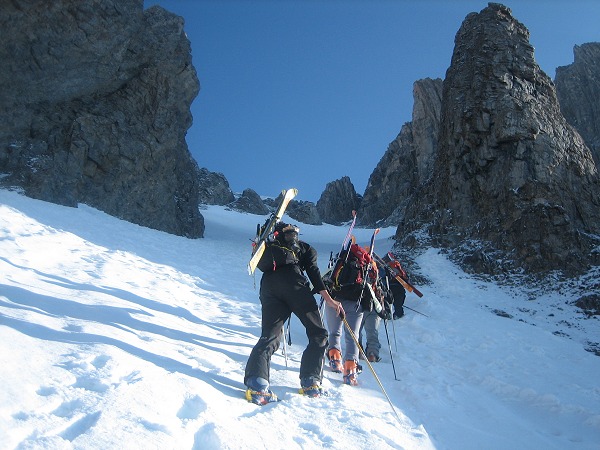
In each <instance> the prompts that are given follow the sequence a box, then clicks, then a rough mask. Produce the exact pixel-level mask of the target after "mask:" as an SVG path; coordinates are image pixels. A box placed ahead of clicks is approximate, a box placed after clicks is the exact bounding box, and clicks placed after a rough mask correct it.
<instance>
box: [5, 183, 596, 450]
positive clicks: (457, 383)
mask: <svg viewBox="0 0 600 450" xmlns="http://www.w3.org/2000/svg"><path fill="white" fill-rule="evenodd" d="M202 213H203V215H204V217H205V220H206V237H205V238H204V239H199V240H189V239H186V238H182V237H177V236H173V235H169V234H166V233H163V232H159V231H155V230H150V229H147V228H142V227H139V226H136V225H133V224H130V223H127V222H124V221H121V220H118V219H116V218H114V217H110V216H108V215H106V214H104V213H102V212H99V211H97V210H95V209H92V208H90V207H87V206H85V205H80V207H79V208H77V209H73V208H67V207H62V206H57V205H53V204H49V203H44V202H41V201H36V200H32V199H29V198H26V197H23V196H21V195H19V194H17V193H15V192H9V191H6V190H0V273H1V280H0V379H1V380H2V387H3V389H2V390H1V391H0V448H1V449H17V448H18V449H125V448H126V449H153V448H156V449H245V448H247V449H262V448H265V449H266V448H268V449H284V448H285V449H288V450H291V449H317V448H319V449H320V448H323V447H325V448H353V449H365V448H369V449H371V450H374V449H400V448H406V449H432V448H436V449H461V450H464V449H542V448H543V449H600V386H599V384H598V376H599V374H600V358H598V356H595V355H594V354H593V353H590V352H587V351H585V350H584V347H585V343H586V342H587V341H591V342H600V330H599V326H598V325H599V324H598V320H597V319H596V318H591V319H588V320H584V316H583V315H582V314H581V313H580V312H578V311H577V310H576V309H575V308H574V307H572V306H571V305H570V302H572V301H573V298H569V297H568V296H564V295H561V294H559V293H557V292H555V293H549V294H544V295H541V296H539V297H537V298H535V299H534V300H531V298H532V297H531V294H530V293H527V292H526V290H524V289H523V290H518V289H509V288H505V287H499V286H496V285H494V284H492V283H488V282H483V281H479V280H476V279H474V278H471V277H470V276H468V275H466V274H465V273H463V272H462V271H461V270H460V269H458V268H457V267H456V266H454V265H453V264H452V263H450V262H449V261H448V260H447V258H446V257H445V256H444V255H443V254H442V253H441V252H439V251H438V250H436V249H431V250H429V251H428V252H426V253H425V254H423V255H421V256H420V257H419V258H418V260H417V262H418V263H419V265H420V267H421V268H422V271H423V274H424V275H426V276H427V277H428V278H429V279H430V280H431V284H429V285H427V286H419V288H420V290H421V291H422V292H423V293H424V297H423V298H422V299H419V298H418V297H416V296H415V295H413V294H408V296H407V302H406V305H407V306H409V307H411V308H414V309H416V310H418V311H419V312H421V313H423V314H426V315H427V317H426V316H424V315H421V314H417V313H415V312H413V311H410V310H407V311H406V312H407V314H406V316H405V317H404V318H402V319H400V320H397V321H393V322H391V323H388V335H387V336H388V337H389V340H390V343H391V345H390V347H391V348H390V347H388V345H387V338H386V334H385V330H384V329H383V327H382V330H381V339H382V343H383V348H382V356H383V360H382V361H381V362H380V363H377V364H374V365H373V367H374V369H375V371H376V373H377V375H378V377H379V379H380V380H381V382H382V385H383V387H384V390H385V392H386V393H387V395H388V396H389V398H390V399H391V404H390V403H389V402H388V400H387V399H386V397H385V395H384V393H383V392H382V390H381V389H380V387H379V385H378V383H377V382H376V381H375V378H374V377H373V375H372V374H371V372H370V371H369V370H368V368H367V366H366V364H365V363H363V365H364V367H365V370H364V372H363V374H362V375H361V377H360V383H361V385H360V386H359V387H351V386H346V385H343V384H342V383H341V376H340V375H339V374H333V373H331V372H329V371H328V370H327V369H326V370H325V380H324V385H325V387H326V388H327V389H328V390H329V392H330V396H329V397H328V398H321V399H309V398H305V397H303V396H300V395H298V394H297V389H298V387H299V386H298V366H299V361H300V356H301V352H302V350H303V348H304V346H305V345H306V337H305V335H304V333H303V328H302V326H301V325H300V324H299V323H298V322H297V321H294V320H293V321H292V324H291V333H292V344H291V346H288V352H287V353H288V355H287V356H288V358H287V367H286V359H285V357H284V355H283V352H281V351H279V352H278V353H277V354H276V355H274V357H273V361H272V378H271V383H272V385H273V390H274V391H275V392H276V393H277V394H278V395H279V397H280V398H282V399H283V401H282V402H280V403H277V404H270V405H267V406H264V407H258V406H256V405H253V404H250V403H248V402H246V401H245V400H244V398H243V390H244V386H243V384H242V378H243V370H244V365H245V362H246V360H247V357H248V355H249V353H250V350H251V348H252V346H253V345H254V343H255V342H256V340H257V338H258V336H259V333H260V305H259V302H258V291H257V289H255V286H254V282H255V281H256V284H258V281H259V276H257V278H256V280H254V279H253V277H250V276H248V275H247V273H246V263H247V260H248V257H249V251H250V241H249V239H250V238H251V237H252V234H253V233H254V230H255V229H256V224H257V223H259V222H261V223H262V222H263V221H264V217H261V216H255V215H249V214H241V213H237V212H232V211H227V210H225V209H224V208H223V207H215V206H212V207H208V208H207V209H205V210H203V211H202ZM300 226H301V236H302V238H303V239H304V240H306V241H307V242H309V243H311V244H313V245H314V246H315V247H316V248H317V250H318V251H319V262H320V265H321V266H322V268H324V267H325V266H326V265H327V260H328V257H329V252H330V251H335V250H337V249H338V248H339V245H340V243H341V241H342V239H343V237H344V235H345V232H346V230H345V229H344V227H334V226H329V225H323V226H309V225H302V224H300ZM371 233H372V230H357V232H356V236H357V239H358V242H359V243H364V244H366V243H367V242H368V239H369V237H370V235H371ZM393 233H394V230H393V229H384V230H382V232H381V233H380V234H379V235H378V236H379V239H378V240H377V243H376V249H378V250H379V251H380V252H381V253H383V252H384V251H386V250H387V249H389V248H390V247H391V245H392V241H391V240H390V239H389V237H390V236H391V235H393ZM494 310H500V311H504V312H505V313H507V315H510V316H512V318H507V317H502V316H500V315H498V314H495V313H494V312H493V311H494ZM390 354H391V355H392V356H393V363H394V364H393V365H392V363H391V359H390ZM394 369H395V372H396V378H397V379H395V377H394ZM392 405H393V408H392Z"/></svg>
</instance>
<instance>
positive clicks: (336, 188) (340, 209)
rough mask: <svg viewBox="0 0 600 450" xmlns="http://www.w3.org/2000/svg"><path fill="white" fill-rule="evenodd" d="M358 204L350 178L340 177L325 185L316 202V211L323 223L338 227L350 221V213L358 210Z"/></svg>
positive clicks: (359, 200) (357, 197)
mask: <svg viewBox="0 0 600 450" xmlns="http://www.w3.org/2000/svg"><path fill="white" fill-rule="evenodd" d="M360 202H361V197H360V196H359V195H358V194H357V193H356V190H355V189H354V185H353V184H352V182H351V181H350V178H349V177H342V178H340V179H339V180H335V181H332V182H330V183H327V186H325V190H324V191H323V193H322V194H321V197H320V198H319V200H318V201H317V211H318V212H319V216H320V217H321V220H323V222H325V223H330V224H333V225H339V224H341V223H343V222H347V221H348V220H350V219H352V211H355V210H357V209H358V207H359V206H360Z"/></svg>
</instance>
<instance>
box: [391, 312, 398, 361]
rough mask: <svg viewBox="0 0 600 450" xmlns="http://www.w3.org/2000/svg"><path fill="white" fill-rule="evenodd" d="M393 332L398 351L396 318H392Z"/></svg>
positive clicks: (395, 347)
mask: <svg viewBox="0 0 600 450" xmlns="http://www.w3.org/2000/svg"><path fill="white" fill-rule="evenodd" d="M392 333H394V349H395V350H396V353H398V340H397V339H396V324H395V320H393V319H392Z"/></svg>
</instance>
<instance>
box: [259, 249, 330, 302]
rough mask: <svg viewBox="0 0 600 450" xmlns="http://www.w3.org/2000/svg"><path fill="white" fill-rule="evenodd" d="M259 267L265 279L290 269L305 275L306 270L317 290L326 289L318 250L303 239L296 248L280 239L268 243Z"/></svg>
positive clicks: (282, 273) (287, 271)
mask: <svg viewBox="0 0 600 450" xmlns="http://www.w3.org/2000/svg"><path fill="white" fill-rule="evenodd" d="M258 268H259V269H260V270H261V271H262V272H264V274H263V279H264V278H265V277H272V276H278V275H279V274H281V275H284V274H285V273H289V271H290V270H292V271H294V272H296V274H298V275H301V276H304V275H303V272H306V275H307V276H308V279H309V280H310V282H311V283H312V285H313V287H314V290H315V291H317V292H319V291H322V290H324V289H325V284H324V283H323V280H322V279H321V271H320V270H319V266H318V264H317V251H316V250H315V249H314V247H312V246H311V245H309V244H307V243H306V242H303V241H298V247H297V248H296V249H295V250H294V249H292V248H290V247H286V246H285V245H284V244H282V243H281V242H279V241H278V240H275V241H273V242H271V243H268V244H267V245H266V247H265V252H264V253H263V256H262V257H261V258H260V261H259V262H258Z"/></svg>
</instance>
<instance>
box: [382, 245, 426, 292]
mask: <svg viewBox="0 0 600 450" xmlns="http://www.w3.org/2000/svg"><path fill="white" fill-rule="evenodd" d="M372 256H373V258H374V259H375V261H377V262H378V263H379V264H382V265H385V266H388V267H389V268H390V269H391V271H392V273H393V275H394V278H395V279H396V281H398V283H400V284H401V285H402V286H403V287H404V289H406V290H407V291H408V292H414V293H415V294H416V295H417V296H419V297H423V294H422V293H421V291H419V290H418V289H417V288H416V287H414V286H413V285H412V284H410V282H409V281H408V280H405V279H404V278H403V277H402V274H401V272H400V271H399V270H398V269H397V268H396V264H398V265H399V263H398V261H396V259H394V257H393V256H392V254H391V253H390V252H388V253H387V254H386V255H385V256H384V257H383V258H380V257H379V256H378V255H377V254H376V253H373V255H372ZM395 263H396V264H395Z"/></svg>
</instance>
